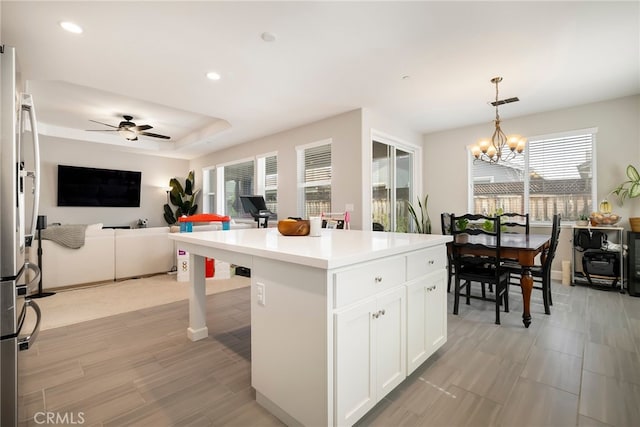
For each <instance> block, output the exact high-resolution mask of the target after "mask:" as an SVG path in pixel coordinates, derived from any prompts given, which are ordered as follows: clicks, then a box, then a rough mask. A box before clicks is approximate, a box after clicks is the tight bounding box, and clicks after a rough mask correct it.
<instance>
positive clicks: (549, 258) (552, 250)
mask: <svg viewBox="0 0 640 427" xmlns="http://www.w3.org/2000/svg"><path fill="white" fill-rule="evenodd" d="M559 240H560V214H555V215H554V216H553V222H552V225H551V242H550V243H549V249H548V251H547V254H546V257H545V260H544V262H543V264H542V268H543V269H545V270H548V269H550V268H551V263H552V262H553V258H554V257H555V256H556V249H557V248H558V241H559Z"/></svg>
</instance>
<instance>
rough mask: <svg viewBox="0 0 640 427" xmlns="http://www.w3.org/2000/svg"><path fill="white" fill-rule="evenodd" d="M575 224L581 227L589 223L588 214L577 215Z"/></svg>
mask: <svg viewBox="0 0 640 427" xmlns="http://www.w3.org/2000/svg"><path fill="white" fill-rule="evenodd" d="M576 225H579V226H581V227H584V226H586V225H589V215H585V214H582V215H580V216H578V220H577V221H576Z"/></svg>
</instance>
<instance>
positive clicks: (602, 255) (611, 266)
mask: <svg viewBox="0 0 640 427" xmlns="http://www.w3.org/2000/svg"><path fill="white" fill-rule="evenodd" d="M582 271H584V274H585V276H587V280H588V281H589V284H593V283H592V282H591V275H592V274H593V275H596V276H605V277H611V278H612V279H613V283H612V284H611V286H615V285H616V283H617V282H618V276H619V275H620V254H619V253H618V252H605V251H599V250H587V251H585V252H584V254H582Z"/></svg>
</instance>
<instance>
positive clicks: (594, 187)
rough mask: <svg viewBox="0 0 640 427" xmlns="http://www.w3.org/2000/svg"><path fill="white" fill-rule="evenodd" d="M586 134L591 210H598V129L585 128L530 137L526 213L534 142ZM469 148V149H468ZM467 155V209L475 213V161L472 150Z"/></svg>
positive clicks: (525, 185) (525, 180)
mask: <svg viewBox="0 0 640 427" xmlns="http://www.w3.org/2000/svg"><path fill="white" fill-rule="evenodd" d="M586 134H590V135H591V153H592V155H591V170H592V177H591V203H592V206H591V210H592V211H594V210H596V209H597V205H598V182H597V178H598V174H597V173H596V171H597V166H598V165H597V156H596V140H597V134H598V128H597V127H594V128H585V129H576V130H571V131H565V132H557V133H551V134H543V135H536V136H531V137H528V140H529V141H528V142H527V146H526V148H525V150H524V156H525V159H524V160H525V161H524V168H525V171H527V172H526V173H525V178H524V196H523V198H524V211H525V212H529V202H530V197H529V187H530V185H529V173H528V171H529V144H530V143H532V142H536V141H541V140H546V139H559V138H570V137H573V136H578V135H586ZM467 148H469V147H467ZM467 155H468V157H467V158H468V162H467V176H468V177H469V179H468V192H467V194H468V198H467V208H468V211H469V212H473V209H474V200H473V197H474V192H473V184H474V179H473V161H474V157H473V155H472V154H471V150H470V149H467ZM532 224H533V225H536V224H537V225H540V224H542V225H544V224H547V223H546V222H544V223H542V222H540V221H532Z"/></svg>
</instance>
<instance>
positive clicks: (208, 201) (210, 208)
mask: <svg viewBox="0 0 640 427" xmlns="http://www.w3.org/2000/svg"><path fill="white" fill-rule="evenodd" d="M202 180H203V183H202V212H203V213H216V212H217V209H216V170H215V168H204V169H202Z"/></svg>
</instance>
